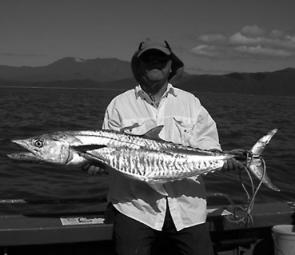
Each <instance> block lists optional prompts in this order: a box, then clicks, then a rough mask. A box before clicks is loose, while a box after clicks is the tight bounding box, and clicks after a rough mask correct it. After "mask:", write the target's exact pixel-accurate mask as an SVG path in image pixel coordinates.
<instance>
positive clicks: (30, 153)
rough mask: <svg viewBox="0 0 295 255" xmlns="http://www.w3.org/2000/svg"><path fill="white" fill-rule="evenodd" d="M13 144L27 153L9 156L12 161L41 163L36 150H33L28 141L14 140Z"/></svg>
mask: <svg viewBox="0 0 295 255" xmlns="http://www.w3.org/2000/svg"><path fill="white" fill-rule="evenodd" d="M12 142H13V143H15V144H17V145H19V146H20V147H22V148H23V149H26V151H21V152H16V153H9V154H7V156H8V157H9V158H10V159H14V160H23V161H40V157H38V155H37V154H36V152H35V151H34V150H32V149H31V148H30V146H29V144H28V142H27V141H26V140H20V139H18V140H12Z"/></svg>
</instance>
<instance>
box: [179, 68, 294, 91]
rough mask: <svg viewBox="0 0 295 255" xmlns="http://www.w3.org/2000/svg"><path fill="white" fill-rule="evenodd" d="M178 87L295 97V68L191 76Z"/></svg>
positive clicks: (194, 89)
mask: <svg viewBox="0 0 295 255" xmlns="http://www.w3.org/2000/svg"><path fill="white" fill-rule="evenodd" d="M178 87H181V88H183V89H185V90H189V91H210V92H226V93H228V92H231V93H242V94H271V95H290V96H295V68H287V69H283V70H279V71H275V72H259V73H230V74H224V75H191V76H187V77H186V79H184V80H182V81H180V82H179V84H178Z"/></svg>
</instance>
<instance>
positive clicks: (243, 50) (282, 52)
mask: <svg viewBox="0 0 295 255" xmlns="http://www.w3.org/2000/svg"><path fill="white" fill-rule="evenodd" d="M191 51H192V52H193V53H194V54H196V55H201V56H205V57H210V58H212V57H216V58H217V57H218V58H220V57H230V58H241V57H251V58H253V57H265V58H269V57H272V58H283V57H295V35H291V34H287V33H285V32H284V31H282V30H278V29H273V30H271V31H269V32H268V31H266V30H264V29H263V28H260V27H259V26H257V25H251V26H244V27H243V28H241V29H240V31H237V32H235V33H233V34H231V35H224V34H219V33H216V34H203V35H200V36H199V37H198V41H197V45H195V46H194V47H193V48H192V50H191Z"/></svg>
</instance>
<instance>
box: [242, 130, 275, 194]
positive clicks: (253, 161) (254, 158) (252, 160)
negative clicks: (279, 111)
mask: <svg viewBox="0 0 295 255" xmlns="http://www.w3.org/2000/svg"><path fill="white" fill-rule="evenodd" d="M277 131H278V130H277V129H273V130H271V131H269V132H268V133H267V134H266V135H265V136H263V137H261V138H260V139H259V140H258V141H257V142H256V143H255V144H254V146H253V147H252V148H251V150H250V152H249V156H248V158H247V167H248V169H249V170H250V171H251V173H253V174H254V176H255V177H257V178H258V179H259V180H260V181H261V182H262V183H263V184H265V185H266V186H267V187H268V188H270V189H272V190H274V191H280V189H279V188H278V187H276V186H275V185H274V184H272V182H271V180H270V178H269V177H268V176H267V174H266V166H265V161H264V159H263V158H262V152H263V151H264V149H265V147H266V145H267V144H268V143H269V142H270V140H271V138H272V137H273V136H274V135H275V133H276V132H277Z"/></svg>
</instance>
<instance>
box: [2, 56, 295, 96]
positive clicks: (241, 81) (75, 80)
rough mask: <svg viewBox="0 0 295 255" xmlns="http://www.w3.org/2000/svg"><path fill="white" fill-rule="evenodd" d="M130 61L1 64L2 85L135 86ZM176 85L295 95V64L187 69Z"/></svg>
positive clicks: (209, 90)
mask: <svg viewBox="0 0 295 255" xmlns="http://www.w3.org/2000/svg"><path fill="white" fill-rule="evenodd" d="M135 84H136V82H135V81H134V79H133V76H132V72H131V68H130V63H129V62H128V61H122V60H119V59H115V58H110V59H101V58H96V59H87V60H85V59H77V58H72V57H67V58H62V59H60V60H58V61H55V62H53V63H51V64H49V65H46V66H40V67H29V66H22V67H13V66H5V65H0V86H2V87H3V86H5V87H7V86H22V87H26V86H30V87H32V86H37V87H71V88H104V89H120V90H125V89H129V88H132V87H134V86H135ZM175 86H176V87H179V88H182V89H185V90H188V91H202V92H203V91H208V92H221V93H229V92H230V93H246V94H271V95H288V96H295V68H286V69H283V70H278V71H274V72H257V73H237V72H235V73H228V74H222V75H205V74H203V75H192V74H188V73H185V74H184V75H183V77H182V78H181V79H179V80H178V81H177V82H176V84H175Z"/></svg>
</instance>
